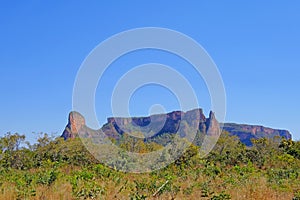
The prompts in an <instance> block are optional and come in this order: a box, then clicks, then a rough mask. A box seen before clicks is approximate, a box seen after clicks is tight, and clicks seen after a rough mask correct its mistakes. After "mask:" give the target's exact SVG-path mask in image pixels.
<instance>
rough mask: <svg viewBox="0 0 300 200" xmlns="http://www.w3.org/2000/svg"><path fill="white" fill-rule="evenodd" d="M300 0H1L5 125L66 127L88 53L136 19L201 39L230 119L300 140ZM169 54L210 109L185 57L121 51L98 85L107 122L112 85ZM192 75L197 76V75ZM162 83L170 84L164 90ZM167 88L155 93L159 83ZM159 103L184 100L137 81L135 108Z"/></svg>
mask: <svg viewBox="0 0 300 200" xmlns="http://www.w3.org/2000/svg"><path fill="white" fill-rule="evenodd" d="M299 9H300V2H299V1H296V0H294V1H289V2H288V3H287V2H286V3H284V2H283V1H281V3H279V1H248V2H245V1H243V2H242V1H226V2H225V1H223V2H221V1H186V2H183V1H106V2H104V1H88V2H87V1H57V2H54V1H44V2H42V1H18V2H17V1H15V2H13V1H6V2H4V1H3V2H1V5H0V26H1V28H0V30H1V31H0V44H1V46H0V93H1V98H0V113H1V116H0V134H1V135H2V134H4V133H6V132H9V131H10V132H19V133H23V134H26V135H27V136H28V138H29V139H33V138H35V137H36V135H34V134H33V133H32V132H36V133H37V132H47V133H54V134H55V135H57V136H58V135H60V134H61V132H62V131H63V129H64V127H65V125H66V123H67V115H68V113H69V111H70V110H71V109H72V90H73V83H74V81H75V78H76V74H77V71H78V69H79V67H80V65H81V63H82V62H83V60H84V59H85V57H86V56H87V55H88V53H89V52H90V51H91V50H92V49H93V48H94V47H95V46H96V45H98V44H99V43H100V42H101V41H103V40H105V39H107V38H108V37H110V36H112V35H114V34H117V33H119V32H121V31H125V30H128V29H132V28H140V27H149V26H151V27H164V28H169V29H173V30H176V31H180V32H182V33H184V34H186V35H188V36H190V37H192V38H193V39H195V40H196V41H197V42H198V43H200V44H201V45H202V46H203V47H204V48H205V49H206V50H207V52H208V53H209V54H210V56H211V57H212V59H213V60H214V61H215V63H216V65H217V66H218V68H219V71H220V73H221V75H222V77H223V81H224V85H225V89H226V96H227V116H226V121H227V122H238V123H249V124H260V125H264V126H268V127H274V128H281V129H288V130H289V131H291V133H292V134H293V138H294V139H300V126H299V111H300V104H299V102H300V93H299V85H300V78H299V75H300V56H299V52H300V36H299V35H300V12H299ZM147 62H158V63H166V64H168V65H170V66H173V67H174V68H175V69H177V70H178V71H180V72H181V73H182V74H184V75H185V76H187V77H188V78H189V80H190V81H191V82H192V84H193V86H194V88H195V89H196V90H197V91H198V95H199V97H200V99H201V101H200V103H199V104H200V105H201V107H203V108H204V111H205V114H208V112H209V110H210V103H209V102H210V101H209V97H208V94H207V90H206V87H205V84H204V83H203V81H202V80H201V78H200V79H197V78H195V77H194V78H193V71H192V70H189V69H190V68H189V67H188V64H187V63H185V62H184V61H182V60H180V59H178V58H176V57H174V56H172V55H170V54H167V53H163V52H158V51H141V52H136V53H133V54H129V55H128V57H124V58H123V57H122V58H120V59H119V60H117V61H116V62H115V63H114V64H113V65H112V66H111V68H110V69H109V70H108V71H107V74H106V76H104V79H103V83H102V85H101V82H100V84H99V87H98V90H97V94H96V100H97V103H96V105H95V106H96V109H97V116H98V119H99V122H100V123H104V122H105V118H106V117H108V116H109V115H111V113H110V108H109V105H110V101H109V97H110V92H111V91H110V90H111V89H112V88H113V87H112V86H113V85H114V84H115V81H117V79H118V77H120V76H122V74H123V73H125V72H126V70H128V69H130V68H131V67H133V66H136V65H138V64H143V63H147ZM189 76H190V77H189ZM160 90H161V91H160ZM158 91H159V92H160V93H161V95H159V96H156V97H155V98H153V96H155V95H153V94H154V93H155V92H158ZM155 103H159V104H162V105H164V106H165V109H166V110H167V111H171V110H173V109H177V108H178V102H177V101H176V99H174V95H172V94H171V93H170V92H169V91H167V90H165V89H163V88H159V87H157V86H147V87H145V88H142V89H140V90H138V91H137V92H136V93H135V94H134V95H133V97H132V99H131V102H130V111H131V113H132V114H135V115H147V114H148V111H149V108H150V107H151V105H153V104H155Z"/></svg>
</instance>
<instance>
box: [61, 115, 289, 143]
mask: <svg viewBox="0 0 300 200" xmlns="http://www.w3.org/2000/svg"><path fill="white" fill-rule="evenodd" d="M181 125H182V127H180V126H181ZM221 126H222V127H223V130H225V131H227V132H229V133H230V134H231V135H236V136H238V137H239V138H240V140H241V141H242V142H243V143H244V144H246V145H248V146H250V145H251V138H261V137H268V138H271V137H274V136H280V137H284V138H287V139H290V138H291V134H290V133H289V132H288V131H286V130H277V129H272V128H266V127H263V126H256V125H244V124H233V123H225V124H220V123H219V122H218V121H217V119H216V117H215V115H214V113H213V112H212V111H211V112H210V113H209V117H208V118H206V117H205V115H204V114H203V111H202V109H194V110H190V111H187V112H183V111H173V112H170V113H167V114H156V115H151V116H148V117H132V118H122V117H110V118H108V119H107V123H106V124H104V125H103V127H102V128H101V129H100V130H92V129H90V128H88V127H87V126H86V124H85V119H84V117H83V116H82V115H81V114H80V113H78V112H75V111H73V112H71V113H70V114H69V119H68V124H67V126H66V128H65V130H64V132H63V134H62V135H61V137H63V138H64V139H65V140H66V139H68V138H74V137H77V136H78V134H80V135H83V136H86V137H90V136H91V135H95V134H98V135H105V137H109V138H114V139H117V140H118V139H119V138H120V136H121V135H122V134H124V133H130V132H139V133H142V135H143V136H144V138H155V137H157V136H160V135H163V134H166V133H168V134H174V133H177V132H180V136H182V137H184V136H185V132H188V131H189V130H188V128H191V127H192V128H194V129H196V130H198V131H199V132H201V133H202V134H206V135H209V136H217V135H219V134H220V132H221V128H220V127H221ZM194 129H193V130H194ZM182 130H183V131H182ZM103 133H104V134H103Z"/></svg>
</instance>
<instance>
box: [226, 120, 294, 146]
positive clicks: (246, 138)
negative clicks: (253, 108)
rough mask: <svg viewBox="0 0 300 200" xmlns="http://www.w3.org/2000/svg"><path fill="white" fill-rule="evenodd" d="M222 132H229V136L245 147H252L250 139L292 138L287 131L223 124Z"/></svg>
mask: <svg viewBox="0 0 300 200" xmlns="http://www.w3.org/2000/svg"><path fill="white" fill-rule="evenodd" d="M223 130H225V131H227V132H229V133H230V134H231V135H236V136H238V137H239V138H240V140H241V142H243V143H244V144H246V145H247V146H250V145H252V144H251V139H252V138H273V137H274V136H279V137H284V138H286V139H291V137H292V136H291V134H290V132H289V131H287V130H278V129H272V128H267V127H263V126H257V125H247V124H234V123H225V124H223Z"/></svg>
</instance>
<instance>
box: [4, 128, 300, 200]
mask: <svg viewBox="0 0 300 200" xmlns="http://www.w3.org/2000/svg"><path fill="white" fill-rule="evenodd" d="M198 137H199V138H198V139H197V142H195V141H194V142H193V144H196V143H199V141H200V140H201V135H200V133H199V135H198ZM158 139H159V140H161V141H165V142H166V143H165V144H167V143H168V144H171V145H174V144H176V145H179V146H181V147H187V149H185V151H183V152H182V153H183V154H182V155H180V156H178V155H179V154H178V153H179V152H177V150H178V149H177V150H174V149H172V148H169V149H167V150H166V151H164V154H163V155H162V158H161V159H160V160H159V162H166V161H168V159H170V158H172V157H176V156H177V157H176V158H177V159H176V161H175V162H173V163H172V164H170V165H168V166H167V167H165V168H163V169H160V170H157V171H153V172H151V173H147V174H127V173H123V172H120V171H116V170H114V169H113V168H110V167H108V166H105V165H103V164H101V163H100V162H99V161H98V160H96V159H95V158H94V157H93V156H92V155H91V154H90V153H89V152H88V151H87V150H86V149H85V147H84V145H83V144H82V142H81V141H80V139H79V138H75V139H70V140H67V141H64V140H63V139H62V138H52V137H49V135H47V134H41V135H40V138H39V139H38V142H37V144H34V145H30V144H28V143H26V141H25V136H23V135H20V134H11V133H8V134H6V135H4V136H3V137H1V138H0V199H205V200H208V199H212V200H220V199H222V200H228V199H294V200H297V199H300V195H299V194H300V192H299V191H300V158H299V155H300V154H299V152H300V145H299V144H300V143H299V141H292V140H285V139H281V138H270V139H266V138H264V139H257V140H252V143H253V146H252V147H246V146H245V145H243V144H242V143H241V142H240V141H239V140H238V139H237V138H236V137H235V136H230V135H229V134H228V133H223V135H222V136H221V137H220V139H219V140H218V142H217V144H216V145H215V147H214V149H213V150H212V151H211V152H210V153H209V155H208V156H207V157H205V158H201V157H200V155H199V147H198V146H196V145H193V144H190V143H189V142H188V141H186V140H184V139H180V138H177V137H175V136H174V135H173V136H172V135H171V134H170V135H169V134H166V135H165V136H163V137H161V138H158ZM167 140H169V141H168V142H167ZM115 144H117V145H119V146H120V147H121V148H123V149H124V151H133V152H138V153H146V152H151V151H153V150H157V149H160V148H162V146H164V145H161V144H157V143H156V141H155V140H150V139H149V140H143V139H134V138H131V137H129V136H125V135H124V137H123V138H122V139H121V140H120V141H115ZM26 145H27V147H26ZM179 150H181V148H179ZM122 162H130V161H129V160H128V158H127V157H126V156H125V154H124V157H123V160H122V161H119V164H120V165H122ZM58 188H59V189H58Z"/></svg>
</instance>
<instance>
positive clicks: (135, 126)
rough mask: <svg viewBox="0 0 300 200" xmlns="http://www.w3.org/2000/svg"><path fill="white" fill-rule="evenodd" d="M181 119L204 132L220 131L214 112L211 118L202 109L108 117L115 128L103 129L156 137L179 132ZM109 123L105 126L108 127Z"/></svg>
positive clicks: (106, 131) (215, 133) (217, 132)
mask: <svg viewBox="0 0 300 200" xmlns="http://www.w3.org/2000/svg"><path fill="white" fill-rule="evenodd" d="M181 121H185V122H187V124H188V125H190V126H191V127H197V129H198V130H200V131H201V132H202V133H204V134H209V135H218V134H219V133H220V126H219V123H218V121H217V120H216V118H215V116H214V113H213V112H210V115H209V118H206V117H205V115H204V114H203V111H202V109H194V110H190V111H187V112H183V111H174V112H170V113H167V114H157V115H152V116H149V117H133V118H108V119H107V124H111V125H112V127H113V128H114V130H108V129H107V128H105V129H103V128H102V130H103V131H104V132H105V133H106V134H107V135H112V132H113V131H116V132H118V133H119V134H123V133H124V132H130V131H140V132H143V133H146V134H145V135H146V136H147V137H149V136H150V137H155V136H158V135H162V134H164V133H176V132H178V130H179V128H180V127H179V126H180V123H181ZM107 124H106V125H105V127H107Z"/></svg>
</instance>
